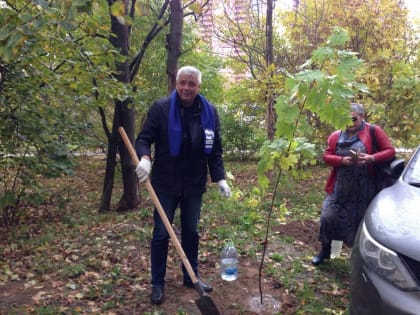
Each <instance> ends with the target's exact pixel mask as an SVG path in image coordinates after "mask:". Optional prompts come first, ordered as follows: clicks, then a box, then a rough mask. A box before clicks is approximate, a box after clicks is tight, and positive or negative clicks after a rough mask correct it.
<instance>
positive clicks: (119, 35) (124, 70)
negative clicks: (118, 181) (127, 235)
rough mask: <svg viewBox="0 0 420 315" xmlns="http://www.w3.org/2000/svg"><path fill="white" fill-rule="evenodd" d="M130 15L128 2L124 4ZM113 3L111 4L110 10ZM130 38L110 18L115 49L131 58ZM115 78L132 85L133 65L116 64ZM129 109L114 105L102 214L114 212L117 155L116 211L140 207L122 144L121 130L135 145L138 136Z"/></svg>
mask: <svg viewBox="0 0 420 315" xmlns="http://www.w3.org/2000/svg"><path fill="white" fill-rule="evenodd" d="M123 2H124V4H125V8H126V11H127V8H128V0H124V1H123ZM113 3H114V0H109V1H108V4H109V5H110V6H111V5H112V4H113ZM129 36H130V28H129V26H127V25H124V24H121V23H120V22H119V21H118V20H117V19H116V17H114V16H112V15H111V36H110V41H111V43H112V44H113V46H114V47H115V48H116V49H117V50H119V51H120V53H121V54H122V55H124V56H128V39H129ZM115 77H116V78H117V79H118V81H120V82H123V83H125V84H129V83H130V64H129V62H128V59H127V61H125V62H123V63H118V64H117V72H116V74H115ZM129 105H130V99H126V100H124V101H119V100H116V101H115V108H114V119H113V125H112V132H111V135H110V138H109V139H108V154H107V160H106V169H105V179H104V186H103V191H102V198H101V204H100V206H99V212H105V211H109V210H110V208H111V196H112V189H113V185H114V175H115V165H116V157H117V152H119V153H120V157H121V169H122V176H123V195H122V197H121V199H120V201H119V204H118V207H117V211H124V210H128V209H132V208H134V207H136V206H137V205H138V204H139V201H140V200H139V198H140V197H139V194H138V189H137V188H138V183H137V177H136V174H135V173H134V171H133V170H134V167H133V163H132V161H131V159H130V156H129V154H128V153H127V151H126V149H125V147H124V145H123V143H122V142H121V141H120V137H119V134H118V127H119V126H123V127H124V129H125V131H126V133H127V135H128V137H129V139H130V141H131V142H134V133H135V116H134V106H129Z"/></svg>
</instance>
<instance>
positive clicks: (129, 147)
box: [118, 127, 198, 284]
mask: <svg viewBox="0 0 420 315" xmlns="http://www.w3.org/2000/svg"><path fill="white" fill-rule="evenodd" d="M118 132H119V133H120V135H121V138H122V139H123V141H124V144H125V147H126V148H127V151H128V153H129V154H130V156H131V159H132V160H133V161H134V163H135V164H136V165H137V164H139V158H138V157H137V153H136V151H135V150H134V147H133V145H132V144H131V142H130V139H128V136H127V134H126V132H125V130H124V128H123V127H118ZM144 185H145V186H146V190H147V191H148V193H149V194H150V198H151V199H152V202H153V204H154V205H155V207H156V209H157V211H158V213H159V216H160V218H161V219H162V221H163V224H164V225H165V228H166V231H168V234H169V236H170V238H171V241H172V243H174V245H175V248H176V250H177V252H178V254H179V256H180V257H181V260H182V262H183V264H184V266H185V269H186V270H187V272H188V275H189V276H190V278H191V281H192V283H194V284H196V283H197V282H198V278H197V276H196V275H195V273H194V271H193V269H192V267H191V264H190V261H189V260H188V258H187V256H186V255H185V252H184V249H183V248H182V246H181V243H180V242H179V240H178V238H177V237H176V234H175V232H174V229H173V228H172V225H171V223H170V222H169V220H168V217H167V216H166V212H165V210H163V207H162V205H161V204H160V201H159V198H158V197H157V195H156V193H155V190H154V189H153V186H152V184H151V183H150V180H149V178H147V179H146V180H145V181H144Z"/></svg>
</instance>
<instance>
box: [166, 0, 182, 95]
mask: <svg viewBox="0 0 420 315" xmlns="http://www.w3.org/2000/svg"><path fill="white" fill-rule="evenodd" d="M170 9H171V17H170V31H169V34H168V35H167V37H166V49H167V51H168V57H167V61H166V69H167V73H168V92H169V93H170V92H171V91H172V90H174V89H175V85H176V72H177V70H178V59H179V57H180V56H181V47H182V31H183V27H184V23H183V22H184V19H183V10H182V3H181V0H172V1H171V2H170Z"/></svg>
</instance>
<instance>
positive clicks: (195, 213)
mask: <svg viewBox="0 0 420 315" xmlns="http://www.w3.org/2000/svg"><path fill="white" fill-rule="evenodd" d="M157 196H158V198H159V201H160V203H161V205H162V208H163V209H164V210H165V212H166V216H167V217H168V220H169V222H171V224H172V222H173V220H174V216H175V210H176V208H177V207H178V205H179V207H180V209H181V245H182V248H183V249H184V252H185V255H186V256H187V258H188V260H189V262H190V264H191V267H192V269H193V271H194V273H195V274H196V275H197V274H198V242H199V234H198V230H197V227H198V221H199V220H200V211H201V203H202V199H203V196H202V195H201V194H200V195H194V196H170V195H166V194H161V193H158V194H157ZM153 219H154V229H153V237H152V243H151V264H152V281H151V284H152V285H154V286H156V285H162V286H163V285H164V281H165V273H166V262H167V257H168V244H169V234H168V232H167V231H166V228H165V226H164V225H163V222H162V220H161V218H160V216H159V213H158V212H157V210H156V209H155V211H154V213H153ZM182 272H183V276H184V278H183V279H184V282H191V279H190V277H189V276H188V273H187V271H186V269H185V267H184V266H182Z"/></svg>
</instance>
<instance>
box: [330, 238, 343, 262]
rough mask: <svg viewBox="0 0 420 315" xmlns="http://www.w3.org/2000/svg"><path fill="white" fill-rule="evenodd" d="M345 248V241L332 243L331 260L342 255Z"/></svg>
mask: <svg viewBox="0 0 420 315" xmlns="http://www.w3.org/2000/svg"><path fill="white" fill-rule="evenodd" d="M342 247H343V241H337V240H333V241H332V242H331V258H333V259H334V258H338V257H340V254H341V249H342Z"/></svg>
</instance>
